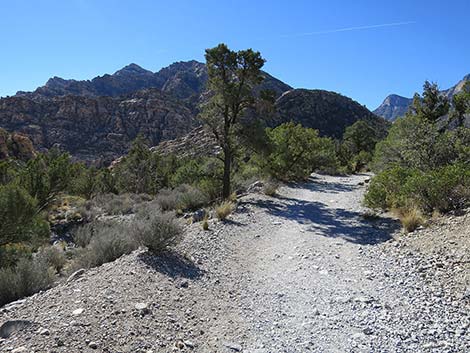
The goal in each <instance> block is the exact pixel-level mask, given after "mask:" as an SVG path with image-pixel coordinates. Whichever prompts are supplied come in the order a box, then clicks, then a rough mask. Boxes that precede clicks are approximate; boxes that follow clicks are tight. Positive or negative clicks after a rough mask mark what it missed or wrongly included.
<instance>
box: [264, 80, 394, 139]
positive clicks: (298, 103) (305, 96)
mask: <svg viewBox="0 0 470 353" xmlns="http://www.w3.org/2000/svg"><path fill="white" fill-rule="evenodd" d="M276 108H277V112H278V114H277V116H276V119H274V121H273V122H271V123H270V125H278V124H280V123H282V122H286V121H294V122H297V123H301V124H302V125H303V126H305V127H310V128H314V129H318V130H319V131H320V133H321V134H322V135H326V136H332V137H336V138H339V137H341V136H342V134H343V132H344V130H345V128H346V127H347V126H349V125H352V124H354V123H355V122H356V121H357V120H360V119H365V120H367V121H369V122H371V123H372V124H373V125H375V126H376V127H377V128H379V129H381V130H384V131H385V129H386V126H387V122H386V121H385V120H383V119H379V118H377V116H376V115H374V114H373V113H371V112H370V111H369V110H368V109H367V108H365V107H364V106H363V105H361V104H359V103H357V102H355V101H354V100H352V99H351V98H348V97H345V96H342V95H340V94H338V93H335V92H329V91H323V90H308V89H294V90H291V91H288V92H285V93H284V94H283V95H282V96H281V97H280V98H279V99H278V100H277V101H276Z"/></svg>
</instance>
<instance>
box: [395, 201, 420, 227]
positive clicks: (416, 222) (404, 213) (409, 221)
mask: <svg viewBox="0 0 470 353" xmlns="http://www.w3.org/2000/svg"><path fill="white" fill-rule="evenodd" d="M395 213H397V215H398V218H399V219H400V222H401V224H402V226H403V229H404V230H405V231H406V232H407V233H409V232H413V231H415V230H416V229H417V228H418V227H419V226H421V225H423V224H424V221H425V219H424V217H423V215H422V214H421V211H420V210H419V209H417V208H415V207H414V208H410V209H401V210H396V211H395Z"/></svg>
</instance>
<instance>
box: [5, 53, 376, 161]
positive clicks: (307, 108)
mask: <svg viewBox="0 0 470 353" xmlns="http://www.w3.org/2000/svg"><path fill="white" fill-rule="evenodd" d="M263 75H264V77H265V79H264V81H263V82H262V83H261V84H260V85H259V86H258V87H256V88H255V91H256V92H259V91H260V90H264V89H269V90H273V91H274V92H275V93H276V96H277V98H278V99H277V102H276V107H277V111H278V113H277V115H276V117H275V118H274V119H273V120H270V121H268V122H267V124H268V125H271V126H275V125H278V124H280V123H283V122H286V121H295V122H299V123H301V124H302V125H304V126H306V127H311V128H315V129H319V130H320V132H321V134H322V135H327V136H333V137H340V136H341V135H342V133H343V131H344V128H345V127H346V126H348V125H351V124H353V123H354V122H355V121H357V120H358V119H363V118H364V119H368V120H370V121H372V122H373V123H374V124H377V126H379V127H380V128H383V127H384V126H385V125H384V122H383V121H382V120H380V119H377V117H376V116H374V114H372V113H371V112H370V111H369V110H367V109H366V108H365V107H363V106H361V105H360V104H359V103H357V102H355V101H353V100H352V99H350V98H347V97H344V96H341V95H339V94H336V93H333V92H327V91H321V90H305V89H292V87H290V86H289V85H287V84H285V83H283V82H282V81H280V80H278V79H276V78H274V77H272V76H271V75H269V74H268V73H266V72H263ZM206 82H207V69H206V67H205V65H204V64H202V63H199V62H197V61H188V62H177V63H174V64H172V65H170V66H168V67H166V68H163V69H161V70H160V71H158V72H156V73H153V72H151V71H148V70H145V69H143V68H141V67H140V66H138V65H136V64H131V65H128V66H126V67H124V68H123V69H121V70H119V71H117V72H116V73H114V74H112V75H104V76H99V77H96V78H94V79H92V80H89V81H76V80H64V79H62V78H57V77H54V78H52V79H50V80H49V81H48V82H47V84H46V85H45V86H43V87H39V88H38V89H36V90H35V91H34V92H18V93H17V95H16V96H14V97H7V98H2V99H0V127H3V128H5V129H7V130H9V131H18V132H20V133H22V134H25V135H27V136H29V137H30V138H31V140H32V141H33V143H34V145H35V146H36V148H38V149H39V150H45V149H49V148H51V147H53V146H58V147H60V148H62V149H64V150H66V151H68V152H70V153H71V154H72V155H73V156H74V157H75V158H77V159H81V160H88V161H96V160H101V161H103V162H105V163H106V162H109V161H111V160H113V159H115V158H116V157H119V156H120V155H122V154H123V153H125V152H126V151H127V150H128V148H129V146H130V143H131V141H132V140H133V139H135V137H136V136H137V135H138V134H142V135H144V137H146V138H147V139H148V140H149V142H150V143H151V144H152V145H158V144H159V143H160V142H163V141H167V140H173V139H178V138H183V139H184V140H186V141H192V140H191V135H190V136H189V137H185V135H186V134H187V133H189V132H190V131H191V130H192V129H193V128H195V127H197V126H199V125H200V123H199V122H198V121H197V114H198V109H197V103H199V102H201V101H203V100H204V99H205V95H204V87H205V84H206ZM193 137H194V136H193ZM189 145H191V143H190V144H189ZM169 148H170V149H171V148H172V146H171V145H170V146H169Z"/></svg>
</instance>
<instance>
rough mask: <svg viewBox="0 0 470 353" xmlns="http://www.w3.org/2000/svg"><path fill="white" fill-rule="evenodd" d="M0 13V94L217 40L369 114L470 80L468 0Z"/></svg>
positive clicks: (156, 62)
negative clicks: (388, 99)
mask: <svg viewBox="0 0 470 353" xmlns="http://www.w3.org/2000/svg"><path fill="white" fill-rule="evenodd" d="M0 13H1V18H2V19H1V21H0V33H1V39H0V40H1V48H2V51H1V55H0V96H5V95H12V94H14V93H15V92H16V91H17V90H33V89H34V88H36V87H37V86H40V85H43V84H44V83H45V82H46V80H47V79H48V78H49V77H51V76H60V77H64V78H75V79H88V78H92V77H94V76H96V75H101V74H104V73H112V72H114V71H116V70H118V69H119V68H121V67H122V66H124V65H126V64H128V63H131V62H135V63H137V64H139V65H141V66H143V67H145V68H147V69H150V70H153V71H156V70H158V69H160V68H161V67H164V66H167V65H169V64H171V63H172V62H174V61H180V60H190V59H197V60H201V61H202V60H203V58H204V57H203V54H204V49H205V48H207V47H212V46H215V45H216V44H218V43H219V42H225V43H227V44H228V45H229V46H230V47H232V48H233V49H243V48H248V47H252V48H253V49H256V50H259V51H261V53H262V55H263V56H264V57H265V58H266V59H267V63H266V66H265V68H266V70H267V71H268V72H270V73H271V74H272V75H274V76H276V77H278V78H280V79H282V80H283V81H285V82H287V83H289V84H290V85H292V86H294V87H303V88H322V89H328V90H333V91H336V92H340V93H342V94H345V95H347V96H350V97H352V98H354V99H355V100H357V101H359V102H360V103H362V104H365V105H367V106H368V107H369V108H375V107H376V106H377V105H378V104H380V103H381V101H382V99H383V98H384V97H385V96H386V95H388V94H389V93H397V94H401V95H405V96H411V95H412V94H413V92H415V91H417V90H419V89H420V88H421V85H422V83H423V81H424V80H425V79H428V80H434V81H437V82H438V83H439V84H440V86H441V87H442V88H448V86H451V85H452V84H454V83H456V82H457V81H458V80H460V79H461V78H462V77H463V76H464V75H465V74H467V73H470V46H469V45H468V44H469V40H470V26H469V25H468V23H469V18H468V16H469V13H470V1H468V0H448V1H442V0H439V1H438V0H426V1H425V0H395V1H390V0H388V1H381V0H354V1H353V0H321V1H320V0H318V1H317V0H302V1H300V0H298V1H296V0H290V1H275V0H269V1H268V0H259V1H258V0H251V1H248V0H237V1H224V0H217V1H216V0H198V1H196V0H172V1H159V0H154V1H150V0H132V1H131V0H127V1H124V0H61V1H59V0H42V1H35V0H30V1H25V0H15V1H8V0H0Z"/></svg>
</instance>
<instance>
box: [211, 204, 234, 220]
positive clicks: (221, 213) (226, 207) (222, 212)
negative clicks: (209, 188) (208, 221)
mask: <svg viewBox="0 0 470 353" xmlns="http://www.w3.org/2000/svg"><path fill="white" fill-rule="evenodd" d="M234 210H235V204H234V203H233V202H230V201H224V202H222V203H221V204H219V205H218V206H217V207H216V208H215V214H216V215H217V218H218V219H219V220H220V221H223V220H225V219H227V217H228V216H229V215H230V214H231V213H232V212H233V211H234Z"/></svg>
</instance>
